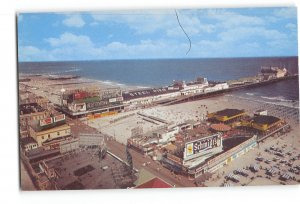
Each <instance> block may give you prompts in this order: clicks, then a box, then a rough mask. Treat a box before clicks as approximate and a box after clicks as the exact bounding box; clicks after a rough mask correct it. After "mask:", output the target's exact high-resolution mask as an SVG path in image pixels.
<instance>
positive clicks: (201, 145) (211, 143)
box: [185, 134, 222, 157]
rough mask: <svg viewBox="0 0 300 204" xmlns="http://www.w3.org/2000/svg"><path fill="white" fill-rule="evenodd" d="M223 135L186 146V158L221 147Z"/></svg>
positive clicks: (196, 141)
mask: <svg viewBox="0 0 300 204" xmlns="http://www.w3.org/2000/svg"><path fill="white" fill-rule="evenodd" d="M221 143H222V142H221V135H220V134H215V135H212V136H209V137H205V138H201V139H198V140H195V141H192V142H189V143H186V144H185V155H186V157H188V156H192V155H195V154H199V153H202V152H205V151H207V150H210V149H213V148H216V147H219V146H221V145H222V144H221Z"/></svg>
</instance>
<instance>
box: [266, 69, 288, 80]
mask: <svg viewBox="0 0 300 204" xmlns="http://www.w3.org/2000/svg"><path fill="white" fill-rule="evenodd" d="M261 75H262V76H263V79H265V80H270V79H276V78H282V77H285V76H286V75H287V69H286V68H284V67H276V66H262V67H261Z"/></svg>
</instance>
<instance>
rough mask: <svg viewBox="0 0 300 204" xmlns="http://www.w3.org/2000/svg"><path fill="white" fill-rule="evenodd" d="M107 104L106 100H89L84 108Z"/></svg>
mask: <svg viewBox="0 0 300 204" xmlns="http://www.w3.org/2000/svg"><path fill="white" fill-rule="evenodd" d="M105 105H108V101H98V102H91V103H87V104H86V109H87V110H89V109H95V108H99V107H102V106H105Z"/></svg>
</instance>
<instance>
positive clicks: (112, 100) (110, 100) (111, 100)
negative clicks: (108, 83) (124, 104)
mask: <svg viewBox="0 0 300 204" xmlns="http://www.w3.org/2000/svg"><path fill="white" fill-rule="evenodd" d="M108 101H109V102H110V103H114V102H117V98H110V99H108Z"/></svg>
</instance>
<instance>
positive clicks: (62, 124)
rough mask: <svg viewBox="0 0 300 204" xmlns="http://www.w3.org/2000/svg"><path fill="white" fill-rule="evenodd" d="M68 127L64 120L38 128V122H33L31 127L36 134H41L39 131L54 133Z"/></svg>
mask: <svg viewBox="0 0 300 204" xmlns="http://www.w3.org/2000/svg"><path fill="white" fill-rule="evenodd" d="M68 126H69V125H67V124H66V121H65V120H62V121H58V122H54V123H51V124H48V125H45V126H40V123H39V121H34V122H32V125H31V127H32V128H33V129H34V131H36V132H41V131H47V130H49V131H55V130H56V129H61V128H66V127H68Z"/></svg>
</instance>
